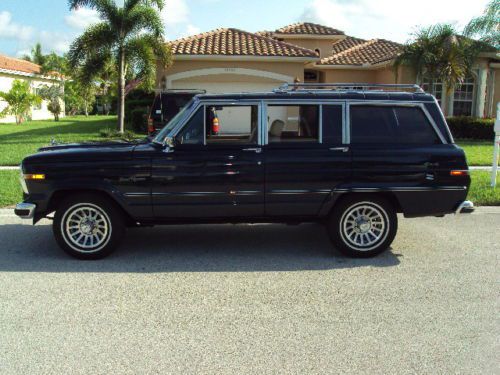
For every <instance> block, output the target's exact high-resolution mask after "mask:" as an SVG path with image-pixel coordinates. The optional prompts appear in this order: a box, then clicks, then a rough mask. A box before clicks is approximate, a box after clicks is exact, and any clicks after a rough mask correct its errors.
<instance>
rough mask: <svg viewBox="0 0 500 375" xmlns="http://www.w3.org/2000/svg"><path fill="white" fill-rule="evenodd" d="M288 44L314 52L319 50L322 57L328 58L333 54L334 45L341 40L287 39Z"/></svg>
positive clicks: (285, 40)
mask: <svg viewBox="0 0 500 375" xmlns="http://www.w3.org/2000/svg"><path fill="white" fill-rule="evenodd" d="M283 41H284V42H286V43H290V44H295V45H297V46H300V47H304V48H307V49H310V50H312V51H314V50H316V49H319V50H320V52H321V56H320V57H322V58H323V57H328V56H331V54H332V45H333V43H336V42H338V41H339V39H333V38H332V39H293V38H286V39H284V40H283Z"/></svg>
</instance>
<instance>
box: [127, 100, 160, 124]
mask: <svg viewBox="0 0 500 375" xmlns="http://www.w3.org/2000/svg"><path fill="white" fill-rule="evenodd" d="M151 105H153V101H152V100H149V99H137V100H127V101H126V102H125V120H126V121H127V122H129V123H132V112H133V111H134V110H136V109H138V108H149V107H150V106H151Z"/></svg>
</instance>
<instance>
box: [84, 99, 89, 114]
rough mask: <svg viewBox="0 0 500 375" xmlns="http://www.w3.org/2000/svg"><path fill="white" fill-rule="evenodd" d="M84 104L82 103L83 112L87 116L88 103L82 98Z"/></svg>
mask: <svg viewBox="0 0 500 375" xmlns="http://www.w3.org/2000/svg"><path fill="white" fill-rule="evenodd" d="M84 103H85V104H84V105H83V111H84V113H85V117H89V105H88V103H87V100H86V99H85V100H84Z"/></svg>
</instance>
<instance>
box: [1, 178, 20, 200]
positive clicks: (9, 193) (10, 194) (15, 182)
mask: <svg viewBox="0 0 500 375" xmlns="http://www.w3.org/2000/svg"><path fill="white" fill-rule="evenodd" d="M22 200H23V192H22V189H21V184H20V183H19V171H0V207H5V206H10V205H13V204H16V203H18V202H21V201H22Z"/></svg>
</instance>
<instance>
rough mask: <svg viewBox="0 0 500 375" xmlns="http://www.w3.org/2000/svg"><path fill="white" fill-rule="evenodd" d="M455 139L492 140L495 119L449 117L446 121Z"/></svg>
mask: <svg viewBox="0 0 500 375" xmlns="http://www.w3.org/2000/svg"><path fill="white" fill-rule="evenodd" d="M446 122H447V123H448V126H449V127H450V131H451V134H453V137H454V138H467V139H485V140H492V139H493V137H494V136H495V134H494V132H493V126H494V123H495V120H494V119H482V118H474V117H468V116H460V117H448V118H447V119H446Z"/></svg>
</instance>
